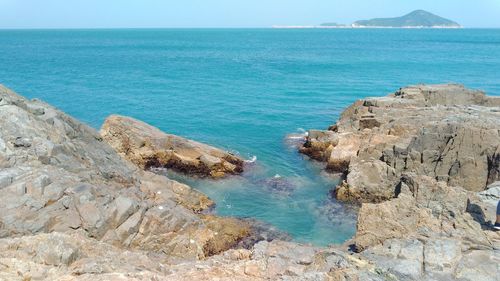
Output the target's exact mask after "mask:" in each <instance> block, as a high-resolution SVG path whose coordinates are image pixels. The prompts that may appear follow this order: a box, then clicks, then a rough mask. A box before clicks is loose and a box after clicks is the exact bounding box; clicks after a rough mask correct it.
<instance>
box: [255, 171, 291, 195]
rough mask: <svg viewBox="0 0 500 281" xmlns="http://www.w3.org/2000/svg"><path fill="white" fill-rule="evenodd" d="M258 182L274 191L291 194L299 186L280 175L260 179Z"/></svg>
mask: <svg viewBox="0 0 500 281" xmlns="http://www.w3.org/2000/svg"><path fill="white" fill-rule="evenodd" d="M257 184H258V185H262V186H263V187H264V188H265V189H267V190H269V191H271V192H272V193H276V194H280V195H290V194H291V193H292V192H293V191H294V190H295V189H296V188H297V186H296V185H295V183H294V182H292V181H291V180H289V179H287V178H284V177H282V176H280V175H275V176H274V177H271V178H267V179H263V180H260V181H258V182H257Z"/></svg>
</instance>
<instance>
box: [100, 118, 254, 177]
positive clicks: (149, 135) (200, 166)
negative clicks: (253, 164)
mask: <svg viewBox="0 0 500 281" xmlns="http://www.w3.org/2000/svg"><path fill="white" fill-rule="evenodd" d="M101 136H102V138H103V139H104V140H105V141H106V142H107V143H109V144H110V145H111V146H112V147H113V148H114V149H115V150H116V151H117V152H118V153H119V154H120V155H122V156H123V157H125V158H126V159H128V160H130V161H131V162H133V163H134V164H136V165H138V166H139V167H141V168H143V169H147V168H172V169H174V170H176V171H179V172H183V173H186V174H191V175H200V176H209V177H212V178H221V177H224V176H226V175H234V174H239V173H241V172H243V164H244V161H243V160H242V159H241V158H239V157H237V156H235V155H233V154H231V153H228V152H225V151H222V150H220V149H217V148H214V147H211V146H208V145H206V144H202V143H199V142H195V141H192V140H187V139H185V138H181V137H178V136H175V135H169V134H165V133H163V132H162V131H160V130H159V129H157V128H155V127H152V126H150V125H148V124H146V123H144V122H141V121H138V120H135V119H133V118H130V117H123V116H117V115H112V116H110V117H108V118H107V119H106V121H105V122H104V125H103V126H102V128H101Z"/></svg>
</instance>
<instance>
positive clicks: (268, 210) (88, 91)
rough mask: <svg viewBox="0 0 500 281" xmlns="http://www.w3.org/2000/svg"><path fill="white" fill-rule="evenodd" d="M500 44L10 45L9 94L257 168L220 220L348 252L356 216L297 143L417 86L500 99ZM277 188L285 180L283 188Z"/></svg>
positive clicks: (0, 54)
mask: <svg viewBox="0 0 500 281" xmlns="http://www.w3.org/2000/svg"><path fill="white" fill-rule="evenodd" d="M499 74H500V30H498V29H484V30H479V29H463V30H401V29H394V30H385V29H384V30H273V29H260V30H259V29H255V30H254V29H231V30H224V29H219V30H210V29H204V30H66V31H64V30H38V31H34V30H33V31H0V83H3V84H5V85H6V86H8V87H11V88H12V89H14V90H15V91H17V92H19V93H21V94H23V95H25V96H27V97H30V98H34V97H36V98H41V99H43V100H45V101H47V102H49V103H51V104H53V105H55V106H57V107H59V108H61V109H62V110H64V111H66V112H68V113H69V114H72V115H73V116H75V117H77V118H78V119H80V120H83V121H84V122H87V123H88V124H90V125H91V126H93V127H95V128H98V127H99V126H100V125H101V124H102V122H103V120H104V118H105V117H106V116H107V115H109V114H112V113H118V114H123V115H128V116H132V117H135V118H138V119H141V120H143V121H145V122H148V123H150V124H153V125H155V126H157V127H159V128H161V129H162V130H164V131H166V132H169V133H173V134H178V135H181V136H185V137H188V138H191V139H195V140H199V141H203V142H206V143H210V144H213V145H216V146H219V147H222V148H225V149H229V150H233V151H235V152H238V153H240V154H241V155H242V156H244V157H245V158H247V159H250V158H252V157H253V156H256V157H257V161H256V163H255V164H253V165H252V166H251V167H250V168H249V170H248V172H247V173H245V175H243V176H242V177H233V178H230V179H227V180H223V181H220V182H213V181H209V180H193V179H188V178H185V177H182V176H176V178H177V179H179V180H181V181H183V182H186V183H189V184H190V185H192V186H194V187H196V188H198V189H200V190H202V191H203V192H205V193H206V194H208V195H209V196H210V197H212V198H213V199H214V200H215V201H216V202H217V203H218V205H217V212H218V213H219V214H222V215H234V216H241V217H253V218H258V219H261V220H264V221H267V222H270V223H272V224H273V225H275V226H277V227H278V228H280V229H282V230H284V231H287V232H289V233H290V234H291V235H292V236H293V237H294V238H295V239H296V240H297V241H302V242H311V243H314V244H317V245H325V244H329V243H341V242H343V241H345V240H346V239H348V238H349V237H350V236H351V235H352V234H353V233H354V228H355V223H354V214H353V212H352V211H350V210H346V208H345V207H344V206H342V205H340V204H338V203H336V202H335V201H334V200H331V199H329V198H328V191H329V190H330V189H331V187H333V186H334V185H335V183H336V180H335V179H334V178H331V177H330V176H328V175H325V174H323V173H321V167H320V165H318V164H315V163H312V162H309V161H306V160H304V158H303V157H302V156H301V155H299V154H298V153H297V152H296V149H295V148H294V144H295V143H294V142H293V141H287V140H286V136H287V135H288V134H301V133H303V129H301V128H306V129H308V128H326V127H327V126H329V125H330V124H332V123H333V122H334V121H335V119H336V118H337V117H338V115H339V113H340V112H341V111H342V109H343V108H345V107H346V106H347V105H349V104H350V103H352V102H353V101H354V100H356V99H358V98H361V97H365V96H380V95H385V94H387V93H389V92H392V91H394V90H395V89H397V88H398V87H401V86H404V85H407V84H415V83H421V82H425V83H443V82H460V83H464V84H465V85H466V86H469V87H475V88H480V89H484V90H486V91H487V92H488V93H489V94H493V95H499V94H500V76H499ZM276 175H279V176H280V177H275V176H276Z"/></svg>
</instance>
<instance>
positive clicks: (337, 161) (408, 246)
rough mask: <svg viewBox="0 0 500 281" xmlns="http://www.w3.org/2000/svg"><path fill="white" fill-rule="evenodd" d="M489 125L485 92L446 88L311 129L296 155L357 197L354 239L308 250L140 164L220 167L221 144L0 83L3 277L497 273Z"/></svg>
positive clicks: (216, 170) (499, 113)
mask: <svg viewBox="0 0 500 281" xmlns="http://www.w3.org/2000/svg"><path fill="white" fill-rule="evenodd" d="M499 126H500V105H499V100H498V99H496V98H490V97H487V96H485V95H484V94H482V93H481V92H477V91H471V90H467V89H464V88H463V87H460V86H455V85H447V86H418V87H410V88H405V89H402V90H400V91H398V92H397V93H396V94H394V95H392V96H390V97H387V98H379V99H367V100H364V101H360V102H357V103H355V104H354V105H353V106H351V107H350V108H349V109H347V110H346V112H345V113H344V114H343V116H342V118H341V119H340V121H339V122H338V123H337V124H336V125H334V126H332V127H331V128H330V130H328V131H312V132H311V133H310V134H309V138H308V141H307V143H306V145H305V146H304V148H302V151H303V152H304V153H307V154H308V155H311V157H313V158H315V159H318V160H321V161H326V162H327V163H328V164H327V167H328V169H329V170H332V171H338V172H342V173H344V174H345V179H346V180H345V183H344V184H342V185H341V186H340V187H339V188H337V189H336V190H337V191H336V195H337V198H339V199H342V200H348V201H352V202H364V204H362V205H361V208H360V212H359V217H358V227H357V228H358V229H357V233H356V236H355V237H353V240H352V241H349V243H347V244H346V245H343V246H338V247H337V246H331V247H324V248H318V247H313V246H309V245H301V244H297V243H294V242H289V241H281V240H279V239H285V238H286V236H279V235H274V234H273V235H269V236H268V235H262V232H265V231H266V230H265V229H262V228H265V227H264V226H262V225H258V224H256V223H255V222H252V221H248V220H245V221H244V220H239V219H234V218H223V217H217V216H214V215H211V214H209V213H207V210H209V209H210V208H211V207H212V206H213V204H214V203H213V202H212V201H211V200H210V199H209V198H208V197H207V196H205V195H204V194H201V193H200V192H197V191H196V190H193V189H192V188H190V187H189V186H187V185H184V184H181V183H178V182H176V181H173V180H170V179H168V178H166V177H164V176H161V175H157V174H154V173H151V172H149V171H147V168H150V167H168V168H172V169H177V170H178V171H180V172H184V173H188V174H190V175H195V176H208V177H213V178H219V177H222V176H226V175H230V174H237V173H239V172H240V171H241V168H242V165H240V164H239V163H241V159H239V158H237V157H235V156H234V155H231V154H228V153H225V152H221V151H220V150H214V149H213V148H211V147H209V146H206V145H204V144H200V143H196V142H192V141H189V140H185V139H182V138H178V137H175V136H171V135H167V134H164V133H163V132H161V131H159V130H158V129H156V128H153V127H151V126H149V125H147V124H144V123H142V122H140V121H137V120H133V119H131V118H127V117H119V116H112V117H110V118H108V120H107V121H106V123H105V124H104V126H103V128H102V130H101V134H99V133H98V132H96V131H95V130H94V129H92V128H89V127H87V126H86V125H84V124H82V123H80V122H78V121H77V120H75V119H73V118H71V117H70V116H68V115H66V114H64V113H63V112H61V111H59V110H57V109H55V108H54V107H52V106H50V105H48V104H46V103H43V102H41V101H39V100H31V101H29V100H26V99H25V98H23V97H21V96H19V95H17V94H15V93H14V92H12V91H10V90H8V89H6V88H4V87H1V86H0V190H1V200H0V280H93V281H96V280H454V279H456V280H471V281H472V280H498V279H497V278H498V276H499V267H498V263H499V250H498V249H499V247H500V245H499V243H500V237H499V234H498V233H497V232H493V231H491V229H490V226H489V222H490V221H491V220H492V219H493V213H494V209H495V206H494V205H495V204H496V202H497V200H499V199H500V198H499V196H500V184H499V183H498V182H497V181H498V180H499V174H500V173H499V170H498V169H499V168H498V167H499V166H498V163H499V156H498V155H499V153H498V152H499V147H498V141H499V138H498V137H499V135H498V134H499V132H500V131H499ZM233 157H234V158H233ZM229 164H231V165H233V166H231V165H229ZM233 167H234V169H233ZM249 200H251V199H249ZM256 225H257V227H256ZM276 237H278V238H279V239H277V240H273V238H276ZM271 240H273V241H271ZM349 248H350V250H349Z"/></svg>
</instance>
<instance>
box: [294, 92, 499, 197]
mask: <svg viewBox="0 0 500 281" xmlns="http://www.w3.org/2000/svg"><path fill="white" fill-rule="evenodd" d="M499 108H500V98H498V97H488V96H486V95H485V94H484V93H482V92H480V91H474V90H469V89H466V88H464V87H463V86H460V85H418V86H410V87H406V88H402V89H400V90H398V91H397V92H396V93H394V94H392V95H390V96H388V97H383V98H368V99H364V100H361V101H358V102H356V103H354V104H353V105H352V106H351V107H349V108H348V109H346V110H345V111H344V113H343V114H342V116H341V118H340V120H339V121H338V122H337V124H336V125H335V126H334V127H335V130H333V131H312V132H313V133H311V134H310V135H309V136H308V138H307V141H306V143H305V144H304V146H303V147H302V148H301V149H300V151H301V152H303V153H305V154H308V155H310V156H311V157H312V158H314V159H317V160H321V161H325V162H327V169H328V170H332V171H334V172H342V173H346V182H345V184H343V185H341V186H340V188H339V190H338V191H337V194H338V195H339V196H340V197H339V199H341V200H344V199H346V200H349V201H358V202H380V201H383V200H387V199H390V198H391V193H392V192H393V190H394V188H395V187H396V185H397V184H398V183H399V178H400V176H401V175H402V174H403V173H407V172H412V173H416V174H417V175H423V176H430V177H433V178H435V179H436V180H438V181H443V182H446V183H447V184H449V185H450V186H460V187H463V188H465V189H467V190H471V191H482V190H484V189H485V188H486V186H488V185H489V184H491V183H493V182H494V181H497V180H499V179H500V172H499V171H500V170H499V169H500V168H499V167H500V156H499V155H500V153H499V152H500V135H499V131H500V110H499Z"/></svg>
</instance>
